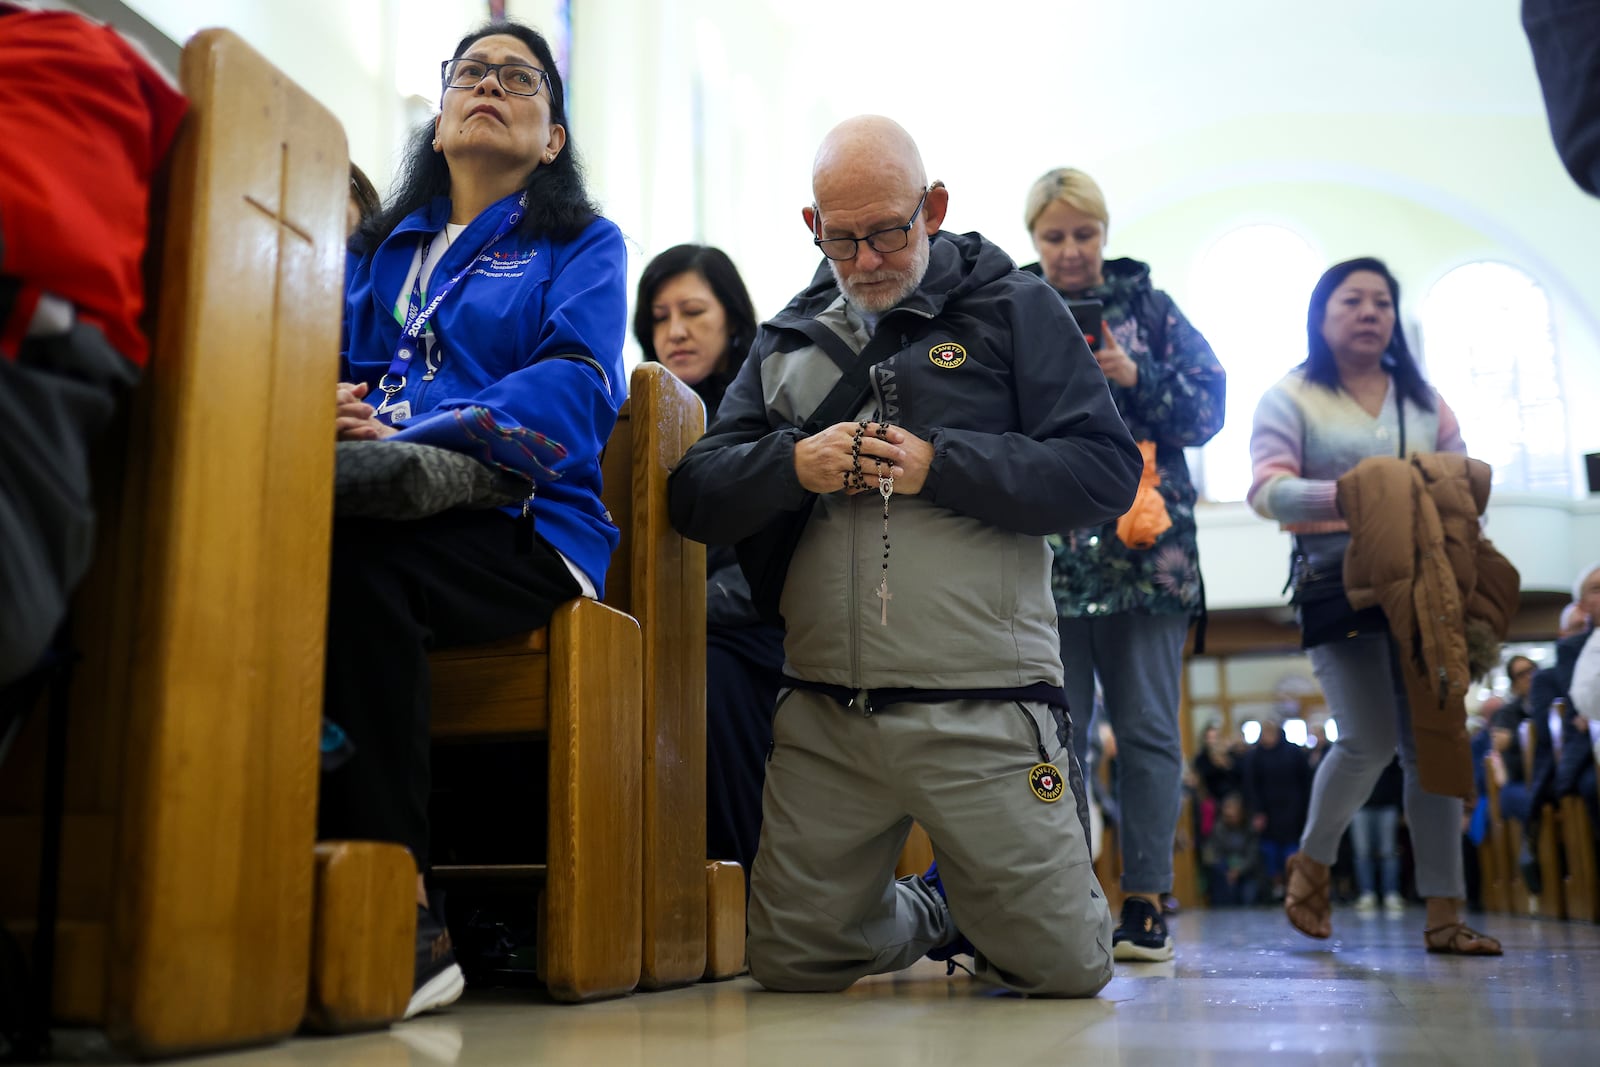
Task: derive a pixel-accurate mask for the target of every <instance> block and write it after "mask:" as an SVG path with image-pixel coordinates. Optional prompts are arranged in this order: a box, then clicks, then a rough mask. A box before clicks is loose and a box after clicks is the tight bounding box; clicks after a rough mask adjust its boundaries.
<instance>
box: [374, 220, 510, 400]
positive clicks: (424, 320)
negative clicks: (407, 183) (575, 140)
mask: <svg viewBox="0 0 1600 1067" xmlns="http://www.w3.org/2000/svg"><path fill="white" fill-rule="evenodd" d="M527 207H528V194H527V193H523V194H522V196H520V197H518V199H517V206H516V207H514V208H512V209H511V212H510V213H509V214H508V215H506V217H505V218H503V219H501V220H500V225H499V226H497V227H495V231H494V233H492V234H490V235H489V239H488V240H487V241H485V242H484V243H483V247H482V248H480V249H478V251H477V252H476V253H474V254H473V256H472V258H470V259H468V260H467V261H466V262H465V263H464V264H462V266H461V268H460V269H459V270H457V271H456V272H455V273H454V274H452V275H451V276H450V277H449V278H447V279H446V280H445V282H444V283H443V284H442V285H440V286H439V287H438V288H437V289H435V290H434V293H433V299H432V300H429V301H428V304H427V306H426V307H424V306H423V304H422V271H423V267H424V266H426V264H427V259H428V247H429V245H431V244H432V243H433V237H432V236H425V237H423V238H422V247H421V252H422V255H421V256H420V257H419V259H418V260H417V276H416V279H415V280H414V281H413V282H412V283H411V296H410V297H409V298H408V299H407V301H406V321H405V323H404V325H402V326H401V327H400V339H399V340H398V341H397V342H396V343H395V350H394V359H393V360H391V361H390V362H389V369H388V370H386V371H384V372H383V377H381V378H379V379H378V389H379V390H380V391H381V392H382V393H383V404H382V405H381V406H380V407H379V408H378V410H377V415H378V416H379V417H380V418H382V419H383V420H384V421H385V422H388V423H389V424H390V425H393V424H394V422H395V421H396V420H404V419H407V418H410V417H411V405H410V403H409V402H402V403H396V402H395V398H396V397H397V396H398V395H399V394H400V392H401V391H402V390H404V389H405V387H406V369H407V368H408V367H409V366H410V365H411V361H412V359H414V358H415V357H416V354H417V350H418V349H419V348H420V347H421V346H422V344H423V343H424V342H422V340H421V337H422V331H423V328H424V327H425V326H427V324H428V322H429V320H431V319H432V318H433V313H434V312H435V311H438V310H439V305H441V304H443V303H444V299H445V297H447V296H449V295H450V294H451V293H452V292H454V291H455V288H456V286H458V285H460V284H461V282H462V280H463V279H464V278H466V276H467V273H468V272H469V271H471V270H472V268H473V266H474V265H475V264H476V263H477V262H478V257H480V256H482V255H483V254H484V253H485V252H487V251H488V250H489V249H490V247H491V246H493V245H494V243H495V242H496V241H498V240H500V238H502V237H504V236H505V235H506V234H508V233H510V232H511V230H512V229H513V228H514V227H515V226H516V225H517V223H519V222H521V221H522V216H523V214H524V213H525V211H526V210H527ZM441 254H442V253H441Z"/></svg>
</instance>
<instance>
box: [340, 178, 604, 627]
mask: <svg viewBox="0 0 1600 1067" xmlns="http://www.w3.org/2000/svg"><path fill="white" fill-rule="evenodd" d="M516 205H517V197H516V196H509V197H507V198H506V199H504V200H501V201H500V202H498V203H496V204H493V205H491V206H490V207H489V208H487V209H485V210H484V211H483V212H482V213H481V214H480V215H479V216H478V217H477V218H475V219H473V220H472V222H471V223H469V224H468V226H467V228H466V230H464V231H463V232H462V233H461V235H460V236H459V237H458V238H456V240H455V241H454V242H453V243H452V244H451V245H450V247H449V248H447V249H446V250H445V252H444V255H443V256H442V257H441V258H440V260H439V265H438V267H437V268H436V269H435V272H434V275H433V284H434V285H439V284H441V283H442V282H443V280H444V279H446V278H449V277H451V276H453V275H454V274H455V272H456V271H457V270H458V269H460V267H461V266H462V265H463V264H464V263H466V262H467V261H468V257H469V256H476V257H477V258H478V261H479V262H478V265H477V266H476V267H474V268H473V269H472V270H471V271H470V272H469V273H468V274H467V276H466V277H465V278H463V279H462V280H461V284H460V285H459V286H457V287H456V289H455V291H454V292H452V293H451V294H450V295H449V296H448V297H446V298H445V300H444V303H443V304H441V305H440V307H439V309H438V310H437V311H436V312H435V313H434V315H433V318H432V322H431V325H432V328H433V332H434V338H435V339H436V341H437V342H438V343H439V344H440V345H441V346H442V348H443V353H444V356H443V360H442V362H441V364H440V367H439V370H438V373H437V374H436V375H435V377H434V380H433V381H431V382H424V381H422V380H421V379H422V376H421V374H420V372H419V371H418V370H413V371H412V374H411V380H409V381H408V382H407V384H406V389H405V391H404V392H403V393H402V394H400V396H399V397H397V398H396V399H403V400H409V401H410V402H411V411H412V416H411V419H410V420H409V421H410V423H411V424H412V427H413V428H412V429H401V431H400V432H399V433H398V434H396V435H395V436H394V438H393V440H396V441H406V440H424V441H425V442H426V443H429V444H446V443H447V442H444V441H441V440H439V439H438V437H437V436H436V435H434V434H426V433H420V432H419V429H420V428H419V427H417V425H416V424H418V423H420V422H422V421H424V419H423V417H424V416H425V415H428V414H433V413H438V412H441V411H449V410H452V409H461V408H466V407H471V406H480V407H484V408H487V409H488V410H489V412H490V414H491V416H492V417H493V418H494V420H495V422H496V423H497V424H498V425H500V426H501V427H506V428H514V427H524V428H526V429H529V430H534V431H537V432H539V433H542V434H544V435H546V436H547V437H549V438H550V439H551V440H553V441H555V442H557V443H559V444H560V445H562V446H563V447H564V448H565V449H566V455H565V457H563V458H562V459H561V460H560V461H558V462H556V463H554V464H552V468H553V470H554V471H555V473H556V474H557V476H558V477H557V478H555V479H554V480H551V479H549V477H548V475H546V474H544V473H543V472H541V471H539V470H538V465H537V464H536V463H535V462H533V460H532V459H531V458H529V459H527V460H526V462H525V463H522V464H517V466H518V469H519V470H522V471H523V472H524V473H526V474H527V475H528V476H529V477H530V478H537V482H538V485H537V491H536V493H535V496H534V500H533V514H534V518H535V521H536V523H537V526H538V530H539V533H540V535H541V536H543V537H544V538H545V539H546V540H548V541H549V542H550V544H551V545H553V546H554V547H555V548H556V550H557V551H559V552H561V553H562V555H564V556H566V557H567V558H568V559H570V560H572V561H573V562H574V563H575V564H577V565H578V567H579V568H580V569H581V570H582V571H583V572H584V573H585V574H587V575H588V576H589V578H590V580H591V581H593V582H594V585H595V589H596V590H597V591H598V592H599V593H600V595H602V596H603V595H604V594H605V576H606V565H607V563H609V561H610V559H611V553H612V552H613V551H614V550H615V549H616V547H617V543H618V541H619V540H620V539H621V534H620V533H619V532H618V530H617V528H616V526H615V524H613V523H612V521H611V517H610V515H608V514H607V513H606V509H605V507H604V506H603V505H602V504H601V503H600V451H601V449H602V448H603V447H604V446H605V443H606V439H607V438H608V437H610V436H611V430H612V428H613V427H614V426H615V425H616V421H617V411H618V409H619V408H621V407H622V402H623V400H624V399H626V396H627V379H626V378H625V377H624V376H623V373H622V339H623V334H624V332H625V331H626V327H627V321H628V295H627V278H626V272H627V262H628V256H627V250H626V248H625V246H624V245H623V241H622V234H621V233H620V232H619V231H618V230H617V227H616V226H615V225H614V224H613V223H612V222H610V221H609V220H608V219H603V218H596V219H595V220H594V221H593V222H591V223H590V224H589V225H588V227H586V228H585V229H584V231H583V232H582V233H581V234H579V235H578V236H577V238H575V239H574V240H571V241H567V242H557V241H553V240H551V239H550V238H548V237H528V236H526V235H525V234H523V233H521V232H520V231H518V230H513V231H512V232H511V233H508V234H506V235H505V236H504V237H502V238H500V240H499V241H497V242H495V243H494V245H493V246H491V247H489V248H484V247H483V245H484V242H485V241H486V240H488V238H489V237H490V236H491V235H492V234H493V233H494V231H495V229H496V228H498V226H499V225H500V222H501V221H502V220H503V219H504V218H505V216H506V215H507V214H509V213H510V212H511V211H512V210H513V209H514V208H515V207H516ZM449 218H450V201H449V200H448V199H447V198H444V197H440V198H437V199H435V200H433V201H432V202H431V203H429V204H428V205H427V206H426V207H424V208H421V209H419V210H418V211H416V212H414V213H412V214H411V215H409V216H407V217H406V219H405V221H404V222H402V223H400V225H399V226H397V227H395V230H394V232H393V233H392V234H390V235H389V237H388V238H387V239H386V240H385V241H384V242H383V243H382V244H381V245H379V246H378V248H377V250H376V251H374V252H371V253H369V254H367V255H365V256H361V257H360V258H359V259H358V258H356V257H354V256H352V257H351V260H350V264H349V271H348V275H347V278H346V285H345V325H344V328H345V335H344V349H343V352H342V353H341V357H340V365H341V371H342V374H343V376H344V378H343V380H345V381H348V382H366V383H368V384H369V385H370V386H371V387H372V396H373V397H374V400H373V403H376V402H377V394H378V379H380V378H381V377H383V374H384V372H385V371H387V370H388V369H389V364H390V362H391V361H392V360H393V358H394V352H395V346H396V344H397V343H398V341H399V338H400V326H401V324H400V323H399V322H398V321H397V320H396V318H395V311H394V309H395V304H396V302H397V301H399V300H400V297H401V294H400V287H401V286H402V285H404V284H405V282H406V277H407V275H408V274H409V273H410V270H411V261H412V258H413V256H414V255H415V254H416V251H417V245H418V242H419V241H430V240H432V238H433V235H434V234H436V233H438V232H439V230H441V229H443V228H444V224H445V222H446V221H448V220H449ZM435 426H437V423H435ZM469 448H470V445H468V447H464V448H463V449H462V450H463V451H466V450H468V449H469ZM507 510H508V511H509V512H510V513H512V514H516V513H517V512H518V511H519V509H518V508H509V509H507Z"/></svg>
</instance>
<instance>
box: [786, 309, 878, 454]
mask: <svg viewBox="0 0 1600 1067" xmlns="http://www.w3.org/2000/svg"><path fill="white" fill-rule="evenodd" d="M791 329H794V330H797V331H798V332H800V333H802V334H804V335H805V337H806V339H807V340H809V341H810V342H811V343H812V344H814V345H816V346H817V347H818V348H820V349H822V351H823V352H824V353H825V354H826V355H827V356H828V358H829V359H831V360H833V362H834V363H835V364H837V365H838V366H839V367H840V368H841V369H842V370H843V371H844V373H843V374H841V375H840V376H839V380H838V381H837V382H835V383H834V384H833V388H832V389H830V390H828V395H827V396H824V397H823V398H822V402H821V403H819V404H818V405H817V407H816V410H814V411H812V412H811V415H810V416H809V417H808V418H807V419H806V421H805V423H804V424H803V425H802V426H801V427H800V431H801V432H802V433H804V434H805V435H806V436H808V437H809V436H811V435H812V434H816V433H821V432H822V431H823V430H825V429H827V428H828V427H829V426H832V425H833V424H834V423H836V422H844V421H846V420H847V419H853V418H855V414H856V412H858V411H860V410H861V405H862V404H864V403H865V402H866V400H867V397H869V396H870V395H872V368H873V367H874V366H875V365H876V364H877V363H878V362H879V361H880V360H881V359H882V358H883V355H887V354H888V353H883V355H880V353H882V352H883V349H885V348H889V349H890V351H891V352H892V351H893V350H894V348H896V347H898V346H897V345H894V343H893V338H894V335H892V334H890V333H888V332H887V331H882V330H880V331H878V332H877V333H874V334H873V336H872V339H871V340H870V341H868V342H867V344H866V347H864V348H862V349H861V351H860V352H852V351H851V350H850V346H849V345H847V344H845V341H844V338H842V337H840V336H839V335H838V334H836V333H834V332H833V331H832V330H830V329H829V328H828V327H827V326H825V325H824V324H822V323H820V322H818V321H816V320H815V319H808V320H806V321H804V322H800V323H796V324H795V325H794V326H792V327H791ZM880 340H882V341H887V342H888V343H887V344H879V343H878V342H879V341H880ZM902 340H903V339H902Z"/></svg>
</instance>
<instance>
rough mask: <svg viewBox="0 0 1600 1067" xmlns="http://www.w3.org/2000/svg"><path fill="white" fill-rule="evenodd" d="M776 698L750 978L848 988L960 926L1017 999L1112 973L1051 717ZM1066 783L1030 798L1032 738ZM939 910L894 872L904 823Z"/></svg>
mask: <svg viewBox="0 0 1600 1067" xmlns="http://www.w3.org/2000/svg"><path fill="white" fill-rule="evenodd" d="M860 704H861V702H860V701H858V702H857V708H856V709H847V708H844V707H841V706H840V705H839V704H838V703H837V702H835V701H834V700H832V699H830V698H829V697H827V696H824V695H822V694H820V693H813V692H809V691H804V690H791V691H788V692H786V693H785V694H783V695H782V696H780V698H779V701H778V710H777V714H776V719H775V720H774V723H773V742H774V743H773V749H772V757H771V759H770V761H769V763H768V766H767V780H766V787H765V793H764V796H763V804H762V827H761V845H760V850H759V851H758V852H757V854H756V862H755V870H754V872H753V873H752V876H751V893H750V918H749V953H750V973H751V976H752V977H754V978H755V980H756V981H758V982H760V983H761V984H762V985H764V986H766V987H767V988H768V989H775V990H784V991H790V992H820V991H833V990H840V989H845V988H846V987H848V986H849V985H850V984H851V983H853V982H855V981H856V980H857V979H858V978H862V977H864V976H866V975H869V974H881V973H884V972H888V971H896V970H900V969H901V968H904V967H907V966H909V965H911V964H912V963H914V962H915V961H916V960H917V959H919V958H920V957H921V956H922V955H923V954H924V953H926V952H927V951H928V950H929V949H931V948H935V947H938V946H941V945H945V944H948V943H949V942H950V941H952V940H953V939H954V938H955V936H956V931H957V930H959V931H960V933H961V934H963V935H965V936H966V937H967V938H968V939H969V940H970V941H971V942H972V943H973V945H974V946H975V947H976V949H977V959H976V963H977V967H976V972H975V973H976V974H977V976H978V977H979V978H980V979H982V980H984V981H986V982H991V983H993V984H995V985H1000V986H1004V987H1006V988H1008V989H1012V990H1016V991H1018V992H1022V993H1036V994H1046V995H1055V996H1069V997H1086V996H1093V995H1094V994H1095V993H1097V992H1099V991H1100V989H1101V988H1102V987H1103V986H1104V985H1105V984H1106V982H1108V981H1110V979H1111V973H1112V963H1111V913H1110V911H1109V910H1108V909H1107V907H1106V901H1105V896H1104V893H1103V892H1102V891H1101V889H1100V884H1099V882H1097V881H1096V880H1095V876H1094V868H1093V865H1092V863H1091V861H1090V857H1089V842H1088V831H1087V821H1088V819H1087V811H1088V809H1087V801H1086V794H1085V793H1084V791H1083V779H1082V775H1081V774H1080V773H1079V772H1078V770H1077V766H1076V764H1075V763H1074V762H1073V761H1072V758H1071V755H1070V753H1069V752H1068V750H1067V747H1066V743H1065V738H1064V737H1063V736H1061V733H1060V732H1058V731H1059V729H1060V728H1059V727H1058V721H1057V718H1056V716H1055V714H1054V713H1053V712H1052V710H1051V709H1050V708H1049V707H1047V706H1046V705H1043V704H1019V703H1016V702H1012V701H998V700H965V701H954V702H947V703H934V704H912V703H905V704H894V705H891V706H890V707H888V708H884V709H881V710H879V711H877V712H875V713H872V714H863V713H862V711H861V710H859V708H860ZM1041 745H1042V746H1043V747H1044V748H1045V749H1046V751H1047V752H1048V754H1049V756H1050V760H1051V761H1052V762H1053V763H1054V764H1055V765H1056V766H1057V767H1058V768H1059V769H1060V770H1061V772H1062V773H1063V774H1064V775H1065V776H1066V777H1067V780H1068V785H1067V787H1066V788H1065V789H1064V790H1063V793H1062V796H1061V798H1060V799H1059V800H1058V801H1056V802H1054V803H1045V802H1044V801H1042V800H1040V799H1039V798H1038V797H1036V796H1035V795H1034V793H1033V792H1032V791H1031V790H1030V788H1029V784H1028V774H1029V771H1030V769H1032V768H1033V766H1034V765H1035V764H1037V763H1039V762H1040V759H1039V749H1040V747H1041ZM913 819H915V820H916V821H917V822H919V823H921V824H922V826H923V828H924V829H925V830H927V832H928V836H929V838H930V839H931V840H932V842H933V853H934V858H935V860H936V861H937V862H938V864H939V874H940V877H941V879H942V880H943V883H944V887H945V892H946V893H947V894H948V897H949V906H948V908H947V907H946V906H945V904H944V902H943V901H941V900H940V898H939V896H938V895H937V894H936V893H934V892H933V891H932V890H930V889H929V888H928V887H927V886H926V885H925V884H924V883H923V882H922V880H921V878H919V877H916V876H912V877H907V878H903V879H900V880H899V881H895V879H894V868H895V862H896V859H897V858H898V856H899V853H900V849H901V847H902V846H903V845H904V843H905V840H906V835H907V833H908V832H909V831H910V828H911V821H912V820H913Z"/></svg>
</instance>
